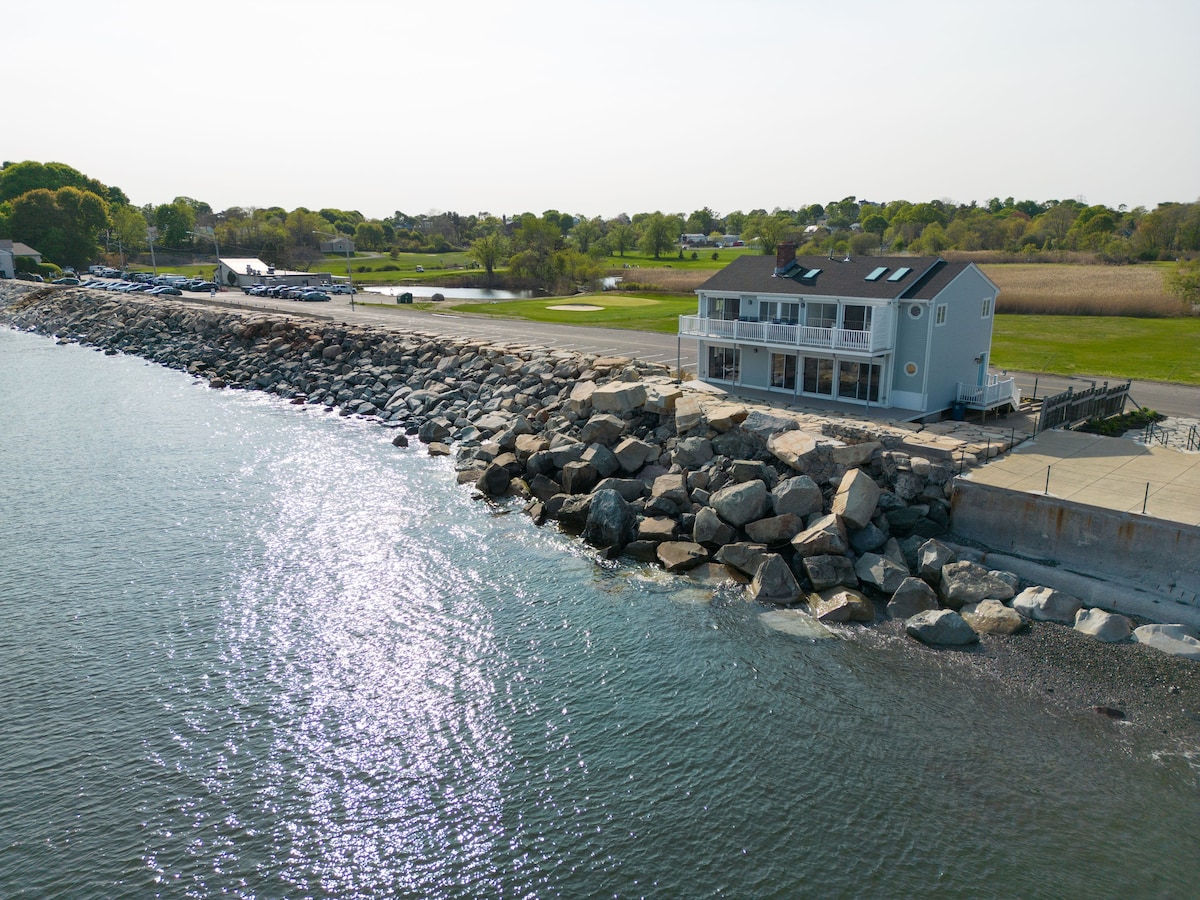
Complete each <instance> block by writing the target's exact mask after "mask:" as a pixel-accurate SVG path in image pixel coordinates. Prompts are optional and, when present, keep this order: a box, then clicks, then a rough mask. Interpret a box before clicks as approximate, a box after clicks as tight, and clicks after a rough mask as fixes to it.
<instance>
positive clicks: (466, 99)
mask: <svg viewBox="0 0 1200 900" xmlns="http://www.w3.org/2000/svg"><path fill="white" fill-rule="evenodd" d="M4 17H5V23H4V31H5V40H4V46H3V50H2V52H0V76H3V78H2V80H3V83H4V84H5V85H6V97H7V102H6V103H5V116H4V118H5V125H4V126H3V130H2V132H0V134H2V137H0V155H2V157H3V159H5V160H12V161H19V160H25V159H32V160H38V161H41V162H49V161H58V162H64V163H67V164H68V165H71V166H74V167H75V168H77V169H79V170H81V171H82V172H84V173H86V174H87V175H89V176H91V177H93V178H97V179H99V180H100V181H102V182H104V183H106V184H110V185H116V186H118V187H120V188H122V189H123V190H124V191H125V193H126V194H128V195H129V198H130V199H131V200H132V201H133V202H134V203H135V204H138V205H141V204H144V203H154V204H158V203H164V202H169V201H170V200H172V199H173V198H174V197H175V196H177V195H181V194H182V195H186V196H190V197H194V198H196V199H198V200H203V201H205V202H207V203H209V204H211V205H212V206H213V208H214V209H217V210H222V209H225V208H227V207H230V206H245V207H251V206H274V205H278V206H283V207H286V208H288V209H292V208H294V207H296V206H307V207H309V208H312V209H319V208H321V207H326V206H331V207H339V208H343V209H357V210H359V211H361V212H362V213H364V214H365V215H367V216H371V217H377V216H379V217H381V216H386V215H390V214H391V213H392V212H393V211H395V210H402V211H404V212H408V213H424V212H429V211H431V210H454V211H457V212H459V213H464V214H468V213H475V212H480V211H488V212H491V213H493V214H496V215H499V214H501V213H507V214H514V213H519V212H524V211H533V212H537V213H540V212H542V211H544V210H546V209H550V208H554V209H558V210H561V211H563V212H572V213H577V214H582V215H588V216H593V215H601V216H605V217H609V216H613V215H616V214H617V213H620V212H628V213H631V214H632V213H635V212H641V211H653V210H656V209H658V210H662V211H664V212H683V213H688V212H691V211H692V210H694V209H698V208H700V207H703V206H709V207H711V208H712V209H714V210H716V211H717V212H718V213H726V212H730V211H732V210H735V209H741V210H750V209H754V208H757V207H762V208H765V209H773V208H775V207H789V208H794V207H798V206H803V205H807V204H810V203H826V202H828V201H830V200H840V199H841V198H843V197H845V196H848V195H851V194H853V195H855V196H857V197H858V198H859V199H860V200H861V199H864V198H865V199H869V200H876V201H883V200H892V199H906V200H911V201H914V202H919V201H924V200H932V199H937V198H942V199H948V200H952V201H954V202H956V203H964V202H970V201H972V200H978V201H980V202H985V201H986V200H987V199H988V198H989V197H993V196H999V197H1001V198H1004V197H1007V196H1014V197H1016V198H1017V199H1018V200H1021V199H1033V200H1046V199H1064V198H1069V197H1070V198H1082V199H1084V200H1085V201H1086V202H1088V203H1103V204H1106V205H1108V206H1114V207H1115V206H1117V205H1119V204H1127V205H1128V206H1131V207H1133V206H1139V205H1144V206H1147V207H1150V208H1153V207H1154V206H1155V205H1156V204H1157V203H1159V202H1161V201H1183V202H1187V201H1195V200H1197V199H1200V2H1197V0H1140V2H1129V0H1120V2H1114V0H1037V2H1029V0H1016V2H1006V3H998V2H984V0H944V2H940V0H902V2H901V0H886V2H877V0H857V2H848V3H847V2H834V0H821V2H809V0H793V2H784V0H726V2H721V3H717V2H709V0H693V2H673V3H668V2H659V0H640V2H635V0H530V2H513V0H508V2H506V0H453V2H437V0H433V2H428V0H427V2H423V3H420V4H417V3H412V2H406V0H399V2H396V0H390V2H383V0H379V2H376V0H334V2H323V3H317V2H312V0H292V2H287V3H283V2H272V3H267V2H264V0H239V2H233V0H206V2H202V3H186V4H184V3H175V2H163V0H155V2H149V0H107V2H104V3H98V2H95V0H40V2H38V3H19V4H12V5H11V8H7V9H6V10H5V16H4Z"/></svg>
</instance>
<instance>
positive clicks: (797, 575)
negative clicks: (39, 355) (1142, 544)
mask: <svg viewBox="0 0 1200 900" xmlns="http://www.w3.org/2000/svg"><path fill="white" fill-rule="evenodd" d="M0 290H3V291H4V295H3V298H4V300H5V301H6V304H5V306H4V307H3V308H2V309H0V315H2V317H3V319H4V320H5V321H7V322H8V323H10V324H11V325H13V326H15V327H17V328H21V329H23V330H30V331H35V332H39V333H42V334H49V335H54V336H56V337H57V338H59V339H60V340H63V341H72V342H80V343H84V344H88V345H92V346H96V347H99V348H102V349H104V350H105V351H106V352H114V353H115V352H123V353H130V354H134V355H138V356H141V357H144V358H146V359H150V360H153V361H155V362H158V363H160V364H162V365H165V366H168V367H171V368H175V369H181V370H184V371H187V372H189V373H191V374H193V375H194V376H196V377H198V378H203V379H206V380H207V381H208V383H209V384H211V385H212V386H214V387H229V388H242V389H255V390H262V391H266V392H269V393H273V394H276V395H278V396H280V397H282V398H285V399H288V400H291V401H292V402H296V403H309V404H318V405H321V406H324V407H325V408H328V409H330V410H334V409H336V410H337V411H338V412H339V413H340V414H342V415H358V416H366V417H371V418H374V419H376V420H378V421H380V422H381V423H383V424H384V425H386V426H388V427H390V428H393V429H395V430H396V432H397V433H396V437H395V439H394V441H393V443H395V444H396V445H397V446H407V445H408V444H409V442H410V438H415V439H416V440H418V441H420V442H422V443H423V444H425V445H426V446H427V448H428V450H429V452H433V453H447V454H448V453H455V454H456V461H457V467H458V470H459V479H460V481H462V482H464V483H470V484H473V485H474V486H475V487H476V489H477V490H478V491H479V492H480V494H482V495H486V496H488V497H513V498H519V499H521V500H522V501H523V502H524V503H525V504H526V508H527V510H528V511H529V512H530V514H531V515H532V516H534V518H535V519H536V520H537V521H538V522H543V521H546V520H551V519H552V520H556V521H558V522H559V523H560V525H561V526H562V527H563V528H564V529H566V530H568V531H571V532H574V533H578V534H581V535H582V537H583V539H584V540H586V541H588V542H589V543H590V544H592V545H594V546H595V547H597V548H598V549H599V550H600V551H601V552H603V553H604V554H606V555H608V556H612V557H617V556H624V557H629V558H632V559H635V560H642V561H648V562H653V563H657V564H658V565H661V566H662V567H663V568H665V569H667V570H668V571H672V572H684V571H687V570H690V569H695V568H697V567H699V566H707V567H709V568H707V569H705V572H706V574H708V575H710V576H716V577H718V578H728V579H732V580H737V581H741V582H743V583H746V584H747V587H746V588H745V590H746V593H747V596H748V597H749V598H750V599H753V600H756V601H760V602H763V603H767V604H771V605H774V606H780V607H797V608H804V607H806V608H807V610H808V612H809V613H810V614H811V615H812V616H813V617H815V618H816V619H818V620H820V621H822V622H829V623H834V622H846V621H861V622H873V621H875V620H876V619H877V618H878V610H879V609H880V608H883V609H886V616H887V617H891V618H897V619H902V620H904V621H905V623H906V625H905V627H906V630H907V632H908V633H909V634H911V635H912V636H913V637H915V638H917V639H919V640H921V641H923V642H926V643H932V644H940V645H946V644H951V645H952V644H963V643H970V642H973V641H976V640H978V636H979V634H981V633H984V634H1011V633H1012V632H1013V631H1015V630H1018V629H1020V628H1021V627H1022V626H1023V625H1024V624H1025V623H1026V622H1027V621H1028V620H1031V619H1033V620H1048V621H1057V622H1062V623H1064V624H1069V625H1073V624H1074V623H1075V620H1076V617H1079V620H1080V626H1081V631H1084V632H1085V633H1087V634H1089V635H1092V636H1093V637H1095V638H1096V639H1098V640H1112V639H1114V638H1112V637H1110V636H1111V635H1118V636H1120V637H1118V638H1116V639H1124V638H1125V637H1127V636H1128V635H1129V634H1130V632H1131V630H1132V629H1131V623H1129V622H1128V620H1125V621H1124V622H1121V621H1109V620H1102V618H1103V617H1102V616H1101V614H1100V611H1087V610H1083V609H1082V604H1080V603H1079V601H1077V600H1075V599H1074V598H1071V597H1064V596H1062V595H1060V594H1059V593H1058V592H1053V591H1050V590H1049V589H1048V588H1043V587H1041V586H1032V587H1033V588H1036V590H1035V591H1034V592H1033V593H1030V590H1029V589H1028V588H1027V589H1026V590H1025V591H1022V590H1021V588H1022V587H1025V586H1023V585H1021V584H1020V583H1019V579H1018V578H1017V576H1015V575H1012V574H1010V573H1005V572H994V571H989V570H988V569H986V568H984V567H982V566H979V565H977V564H976V563H974V562H972V561H971V560H969V559H959V558H958V557H957V556H956V554H955V552H954V551H953V550H952V549H951V548H950V547H949V546H947V544H946V543H943V542H941V541H939V540H938V538H939V537H941V536H943V535H944V534H945V533H946V532H947V530H948V527H949V509H950V506H949V501H948V491H949V490H950V489H951V484H952V479H953V477H954V475H955V474H957V472H958V471H959V469H960V468H961V467H962V466H963V465H971V464H974V463H975V462H976V461H977V459H978V456H979V455H981V454H977V453H973V452H970V451H971V450H977V449H978V448H977V447H973V446H972V447H970V449H968V447H967V446H966V445H964V443H963V442H962V441H951V440H948V439H946V438H945V436H943V435H940V434H938V433H937V432H936V431H932V430H931V431H929V432H928V433H922V432H921V431H918V430H915V429H914V428H912V427H908V426H897V425H894V424H887V423H876V422H869V421H864V420H856V419H852V418H848V417H825V416H815V415H811V414H801V413H794V412H793V411H790V410H779V409H774V408H771V407H769V406H765V405H763V406H757V405H754V404H745V403H741V402H734V401H731V400H730V399H729V398H728V397H726V396H724V395H712V394H708V393H705V392H704V391H703V390H693V389H690V388H688V387H687V386H681V385H679V384H678V383H676V382H675V381H673V380H672V379H671V377H670V375H669V373H668V371H667V370H666V369H665V368H664V367H662V366H657V365H652V364H646V363H641V362H637V361H634V360H630V359H625V358H602V357H596V356H591V355H586V354H580V353H576V352H573V351H563V350H547V349H544V348H532V347H520V346H511V345H504V344H495V343H491V342H487V341H480V340H475V339H457V338H453V337H447V336H445V335H438V334H431V333H416V332H411V331H408V332H401V331H397V330H391V329H385V328H377V327H365V326H363V327H360V326H351V325H345V324H334V323H329V322H322V321H318V320H314V319H311V318H307V317H303V316H292V315H288V314H285V313H269V314H263V313H260V312H253V313H247V312H240V311H231V310H227V309H219V308H213V307H208V306H203V305H191V304H184V303H179V302H177V301H162V300H157V299H149V298H145V299H143V298H140V297H138V296H136V295H134V296H123V295H122V296H119V297H114V296H113V295H110V294H104V293H100V292H89V291H86V290H72V289H67V290H64V289H60V288H54V289H50V288H41V289H29V288H25V287H24V286H21V287H18V288H15V289H14V288H12V287H9V286H5V287H4V288H2V289H0ZM921 453H924V454H925V455H919V454H921ZM1104 615H1108V614H1104ZM1118 618H1120V617H1118ZM814 624H815V623H814ZM1139 630H1140V629H1139ZM1134 637H1135V638H1136V637H1137V633H1136V632H1134ZM1149 637H1150V635H1149V634H1147V638H1149ZM1171 641H1174V643H1173V644H1172V643H1171ZM1189 641H1190V642H1191V643H1189ZM1147 643H1148V644H1149V645H1151V646H1155V647H1157V648H1160V649H1166V650H1168V652H1177V653H1178V654H1179V655H1185V656H1186V655H1193V654H1195V655H1197V656H1200V653H1195V651H1197V650H1200V643H1197V642H1195V640H1194V638H1191V637H1190V636H1188V635H1187V634H1174V633H1170V634H1168V635H1166V636H1164V635H1163V634H1161V633H1158V632H1156V633H1155V634H1154V635H1153V641H1152V642H1151V641H1149V640H1147ZM1192 644H1195V647H1193V646H1192Z"/></svg>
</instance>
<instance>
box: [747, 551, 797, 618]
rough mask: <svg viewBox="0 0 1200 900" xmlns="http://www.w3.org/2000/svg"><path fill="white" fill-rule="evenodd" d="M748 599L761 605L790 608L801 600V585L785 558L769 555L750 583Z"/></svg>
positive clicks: (765, 557) (764, 557) (763, 560)
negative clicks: (768, 604) (769, 604)
mask: <svg viewBox="0 0 1200 900" xmlns="http://www.w3.org/2000/svg"><path fill="white" fill-rule="evenodd" d="M747 597H748V599H750V600H754V601H757V602H759V603H773V604H775V605H776V606H790V605H791V604H793V603H795V602H796V601H797V600H799V599H800V585H798V584H797V583H796V576H795V575H793V574H792V570H791V568H790V567H789V566H788V564H787V563H786V562H784V560H783V557H782V556H780V555H779V554H777V553H768V554H766V555H765V556H763V558H762V563H761V564H760V565H759V567H758V569H757V570H756V571H755V573H754V577H753V578H752V579H751V581H750V588H749V590H748V591H747Z"/></svg>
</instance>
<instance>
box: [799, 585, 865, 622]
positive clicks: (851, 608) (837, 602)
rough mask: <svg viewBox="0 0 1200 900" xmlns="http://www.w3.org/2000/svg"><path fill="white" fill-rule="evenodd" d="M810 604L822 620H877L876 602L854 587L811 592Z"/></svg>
mask: <svg viewBox="0 0 1200 900" xmlns="http://www.w3.org/2000/svg"><path fill="white" fill-rule="evenodd" d="M808 605H809V607H810V608H811V609H812V613H813V615H814V616H815V617H816V618H817V619H818V620H819V621H821V622H874V621H875V604H874V603H872V602H871V601H870V600H868V599H867V597H866V596H865V595H864V594H861V593H859V592H858V591H856V590H853V589H852V588H835V589H830V590H826V591H817V592H816V593H813V594H809V595H808Z"/></svg>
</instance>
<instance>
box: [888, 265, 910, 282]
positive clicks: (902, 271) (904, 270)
mask: <svg viewBox="0 0 1200 900" xmlns="http://www.w3.org/2000/svg"><path fill="white" fill-rule="evenodd" d="M911 271H912V266H901V267H900V268H899V269H897V270H896V271H895V272H893V273H892V274H891V275H889V276H888V281H903V280H904V276H905V275H907V274H908V273H909V272H911Z"/></svg>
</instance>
